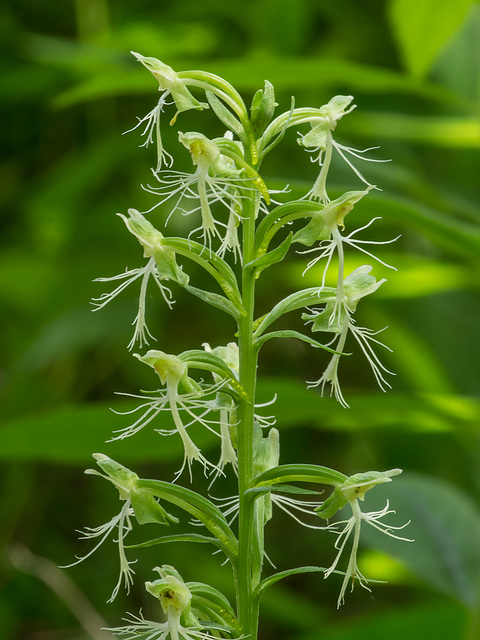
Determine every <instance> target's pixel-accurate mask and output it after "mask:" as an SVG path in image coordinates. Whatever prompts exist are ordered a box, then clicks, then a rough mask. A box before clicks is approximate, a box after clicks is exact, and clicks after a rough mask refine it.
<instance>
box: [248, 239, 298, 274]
mask: <svg viewBox="0 0 480 640" xmlns="http://www.w3.org/2000/svg"><path fill="white" fill-rule="evenodd" d="M292 239H293V233H292V232H290V233H289V234H288V236H287V237H286V238H285V240H284V241H283V242H282V243H281V244H279V245H278V247H276V248H275V249H273V250H272V251H269V252H268V253H265V254H264V255H262V256H260V257H258V258H256V259H255V260H253V261H252V262H249V263H248V264H246V265H245V267H254V268H255V274H256V276H257V277H258V275H259V274H260V272H261V271H263V270H264V269H266V268H267V267H270V266H271V265H272V264H276V263H277V262H281V261H282V260H283V259H284V257H285V256H286V255H287V253H288V250H289V249H290V245H291V244H292Z"/></svg>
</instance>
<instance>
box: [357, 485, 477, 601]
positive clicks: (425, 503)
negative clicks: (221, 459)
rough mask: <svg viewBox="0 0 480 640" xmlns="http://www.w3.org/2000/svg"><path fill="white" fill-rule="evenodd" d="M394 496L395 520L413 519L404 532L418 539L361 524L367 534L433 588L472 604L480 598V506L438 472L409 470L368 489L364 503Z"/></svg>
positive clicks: (368, 504) (372, 542)
mask: <svg viewBox="0 0 480 640" xmlns="http://www.w3.org/2000/svg"><path fill="white" fill-rule="evenodd" d="M386 499H388V500H389V501H390V504H391V506H392V508H393V509H395V512H396V515H394V514H391V515H390V516H389V522H391V523H392V524H393V525H402V524H404V523H405V522H407V521H409V520H410V524H409V525H408V527H406V528H405V529H404V530H403V531H402V532H401V535H402V536H405V537H407V538H413V539H414V542H413V543H406V542H400V541H398V540H393V539H392V538H389V537H387V536H384V535H381V534H379V533H378V532H377V531H376V530H374V529H373V528H372V527H364V529H362V539H363V540H364V541H365V542H367V543H368V544H369V545H371V546H374V547H375V548H377V549H380V550H382V551H384V552H386V553H388V554H390V555H393V556H394V557H396V558H398V559H400V560H401V561H402V562H403V563H404V564H406V566H407V567H408V568H409V569H410V571H412V573H414V574H415V575H416V576H418V577H419V578H421V579H422V580H423V581H425V582H426V583H427V584H429V585H430V586H431V587H433V588H434V589H437V590H438V591H441V592H442V593H445V594H447V595H449V596H452V597H454V598H456V599H458V600H459V601H460V602H462V603H463V604H464V605H466V606H467V607H470V608H472V609H473V608H475V607H476V606H477V604H478V590H479V587H480V545H479V544H478V541H479V540H480V509H479V506H478V504H477V503H475V502H473V501H472V500H471V498H470V497H468V496H467V495H466V494H464V493H462V492H461V491H460V490H459V489H457V488H456V487H454V486H452V485H450V484H448V483H446V482H445V481H443V480H441V479H439V478H433V477H428V476H421V475H416V474H406V475H405V476H404V477H402V478H398V479H397V480H396V481H395V482H394V483H392V484H389V485H388V488H387V486H386V485H384V486H378V487H377V488H376V489H375V494H374V492H372V495H371V496H370V494H368V495H367V498H366V500H365V502H366V505H365V509H367V510H370V509H372V507H373V508H377V506H379V507H382V506H384V504H385V501H386Z"/></svg>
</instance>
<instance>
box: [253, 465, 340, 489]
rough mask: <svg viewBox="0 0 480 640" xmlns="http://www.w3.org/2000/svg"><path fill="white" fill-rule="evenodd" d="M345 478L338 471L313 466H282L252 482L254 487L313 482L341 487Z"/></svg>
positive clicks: (269, 470) (270, 470)
mask: <svg viewBox="0 0 480 640" xmlns="http://www.w3.org/2000/svg"><path fill="white" fill-rule="evenodd" d="M346 480H347V476H346V475H345V474H343V473H340V471H335V470H334V469H330V468H329V467H322V466H320V465H315V464H283V465H279V466H278V467H273V468H272V469H268V471H265V472H264V473H261V474H260V475H258V476H257V477H256V478H254V480H253V486H254V487H261V486H265V485H274V484H283V483H289V482H314V483H318V484H328V485H333V486H334V487H338V486H341V485H342V484H343V483H344V482H345V481H346Z"/></svg>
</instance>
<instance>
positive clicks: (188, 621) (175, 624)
mask: <svg viewBox="0 0 480 640" xmlns="http://www.w3.org/2000/svg"><path fill="white" fill-rule="evenodd" d="M155 570H156V571H158V572H159V573H160V576H161V578H160V579H159V580H154V581H153V582H146V583H145V589H146V590H147V591H148V593H149V594H150V595H152V596H153V597H154V598H156V599H158V601H159V603H160V606H161V608H162V611H163V614H164V615H165V616H166V622H154V621H152V620H146V619H145V618H144V617H143V616H142V614H141V613H140V615H139V616H133V615H131V614H130V615H131V619H130V620H129V619H126V620H125V621H126V622H128V623H129V624H127V625H125V626H123V627H117V628H114V629H108V631H111V632H112V633H113V634H114V635H115V636H117V637H119V638H123V639H124V640H135V639H136V638H140V637H142V638H145V639H146V640H165V639H166V638H168V637H170V638H171V640H180V638H183V640H206V639H207V638H213V637H214V636H212V635H210V634H209V633H208V630H206V629H205V628H204V627H203V626H202V625H201V624H200V622H199V621H198V619H197V618H196V616H195V615H194V614H193V613H192V611H191V602H192V593H191V592H190V589H189V588H188V587H187V585H186V584H185V583H184V582H183V580H182V579H181V577H180V575H179V574H178V572H177V571H175V569H174V568H173V567H170V566H168V565H164V566H163V567H157V568H156V569H155ZM218 629H219V625H216V629H215V630H216V631H217V632H218ZM226 631H229V630H228V629H226Z"/></svg>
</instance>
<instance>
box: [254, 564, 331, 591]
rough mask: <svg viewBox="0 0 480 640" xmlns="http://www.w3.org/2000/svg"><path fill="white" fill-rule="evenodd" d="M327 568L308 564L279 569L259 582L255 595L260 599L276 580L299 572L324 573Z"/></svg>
mask: <svg viewBox="0 0 480 640" xmlns="http://www.w3.org/2000/svg"><path fill="white" fill-rule="evenodd" d="M326 570H327V569H326V567H312V566H307V567H297V568H295V569H287V570H286V571H279V572H278V573H274V574H273V576H269V577H268V578H264V579H263V580H262V581H261V582H259V584H258V585H257V587H256V589H255V592H254V597H256V598H258V599H260V598H261V596H262V595H263V593H264V591H265V590H266V589H268V587H271V586H272V584H275V583H276V582H278V581H279V580H283V579H284V578H288V577H289V576H295V575H298V574H299V573H318V572H319V571H320V572H322V573H323V572H325V571H326Z"/></svg>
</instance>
